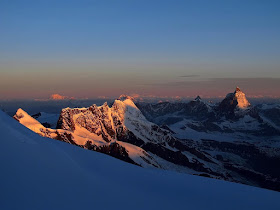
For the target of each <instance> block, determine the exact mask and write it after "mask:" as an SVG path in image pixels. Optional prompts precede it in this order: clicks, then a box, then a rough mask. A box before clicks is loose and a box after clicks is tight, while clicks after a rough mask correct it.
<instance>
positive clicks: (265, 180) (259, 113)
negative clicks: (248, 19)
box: [14, 88, 280, 191]
mask: <svg viewBox="0 0 280 210" xmlns="http://www.w3.org/2000/svg"><path fill="white" fill-rule="evenodd" d="M279 116H280V107H279V105H262V106H261V105H259V106H256V107H255V106H252V105H251V104H250V103H249V101H248V100H247V99H246V96H245V94H244V93H243V92H242V91H241V90H240V88H236V90H235V91H234V92H233V93H229V94H228V95H227V96H226V97H225V99H223V100H222V101H221V102H219V103H216V104H212V103H208V102H204V101H203V100H202V99H201V98H200V97H199V96H198V97H197V98H195V99H194V100H193V101H190V102H188V103H183V102H162V103H144V102H137V103H136V104H135V102H134V99H133V98H132V97H129V96H126V95H122V96H120V97H119V98H118V99H117V100H115V101H114V102H113V103H112V104H111V105H108V104H107V103H104V104H103V105H101V106H96V105H92V106H90V107H88V108H64V109H62V111H61V113H60V115H59V116H58V115H52V116H51V115H50V116H48V114H47V113H38V114H36V115H33V117H31V116H30V115H28V114H27V113H26V112H25V111H24V110H22V109H18V111H17V113H16V114H15V115H14V118H15V119H16V120H18V121H19V122H20V123H21V124H23V125H25V126H26V127H28V128H29V129H31V130H33V131H34V132H36V133H38V134H40V135H41V136H44V137H48V138H53V139H57V140H61V141H65V142H68V143H70V144H74V145H77V146H79V147H83V148H85V149H89V150H94V151H98V152H102V153H106V154H108V155H111V156H113V157H116V158H118V159H121V160H124V161H126V162H129V163H132V164H136V165H139V166H142V167H156V168H162V169H167V170H175V171H180V172H183V173H190V174H197V175H200V176H207V177H212V178H217V179H224V180H228V181H233V182H239V183H245V184H249V185H254V186H259V187H264V188H268V189H273V190H277V191H280V168H279V165H280V149H279V148H280V123H279V119H280V118H279ZM35 118H36V119H37V120H36V119H35ZM55 122H56V123H55Z"/></svg>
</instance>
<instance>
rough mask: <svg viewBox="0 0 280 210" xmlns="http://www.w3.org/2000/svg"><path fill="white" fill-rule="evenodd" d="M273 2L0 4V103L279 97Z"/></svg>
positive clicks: (278, 19) (279, 22)
mask: <svg viewBox="0 0 280 210" xmlns="http://www.w3.org/2000/svg"><path fill="white" fill-rule="evenodd" d="M279 7H280V2H279V1H273V0H270V1H267V0H263V1H259V0H227V1H224V0H219V1H218V0H211V1H208V0H204V1H201V0H193V1H189V0H169V1H166V0H141V1H139V0H138V1H137V0H118V1H116V0H90V1H87V0H76V1H72V0H54V1H53V0H44V1H43V0H33V1H29V0H25V1H20V0H1V1H0V99H19V98H20V99H31V98H39V99H41V98H47V97H49V95H50V94H53V93H59V94H61V95H67V96H73V97H76V98H94V97H100V96H108V97H111V96H118V95H120V94H122V93H125V94H140V95H155V96H181V97H189V96H191V97H192V96H195V95H202V96H205V97H207V96H208V97H209V96H211V97H215V96H223V95H226V94H227V93H228V92H232V91H234V89H235V87H236V86H239V87H240V88H241V89H242V90H243V91H244V92H245V93H246V94H247V95H249V96H257V97H262V96H269V97H280V62H279V58H280V38H279V37H280V13H279Z"/></svg>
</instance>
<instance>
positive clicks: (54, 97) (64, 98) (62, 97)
mask: <svg viewBox="0 0 280 210" xmlns="http://www.w3.org/2000/svg"><path fill="white" fill-rule="evenodd" d="M67 99H75V98H74V97H68V96H63V95H60V94H57V93H55V94H52V95H51V96H50V100H67Z"/></svg>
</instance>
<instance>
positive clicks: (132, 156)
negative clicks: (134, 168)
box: [14, 109, 161, 168]
mask: <svg viewBox="0 0 280 210" xmlns="http://www.w3.org/2000/svg"><path fill="white" fill-rule="evenodd" d="M81 111H85V109H73V110H71V109H64V110H63V111H62V115H61V117H60V120H61V121H59V122H61V125H62V126H61V129H50V128H46V127H44V126H43V125H42V124H41V123H40V122H38V121H37V120H35V119H34V118H33V117H31V116H30V115H28V114H27V113H26V112H25V111H23V110H22V109H18V111H17V113H16V114H15V115H14V119H16V120H17V121H19V122H20V123H21V124H23V125H24V126H26V127H27V128H29V129H30V130H32V131H34V132H35V133H38V134H39V135H41V136H43V137H47V138H53V139H56V140H60V141H64V142H67V143H70V144H73V145H76V146H80V147H83V148H86V149H90V150H94V151H98V152H102V153H105V154H109V155H111V156H113V157H115V158H118V159H121V160H124V161H126V162H129V163H133V164H136V165H139V166H142V167H157V168H160V167H161V166H160V165H159V164H158V163H157V162H156V161H155V160H154V158H153V157H151V156H150V155H149V154H148V153H147V152H146V151H144V150H143V149H141V148H139V147H137V146H135V145H132V144H129V143H125V142H119V141H116V140H113V139H109V138H105V139H103V138H102V137H101V135H100V136H98V135H95V134H94V133H93V132H89V131H88V130H86V129H84V128H85V127H86V126H85V124H83V122H85V121H82V122H80V121H81V119H78V122H80V123H81V124H76V125H75V124H74V123H73V119H72V117H73V116H74V115H75V114H78V113H81ZM72 123H73V124H72ZM81 125H82V126H83V127H82V126H81ZM87 128H89V127H87ZM90 131H95V130H94V127H92V129H91V130H90ZM96 133H98V132H96ZM100 134H101V133H100Z"/></svg>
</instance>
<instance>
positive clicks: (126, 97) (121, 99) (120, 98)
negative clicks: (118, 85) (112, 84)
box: [118, 94, 134, 101]
mask: <svg viewBox="0 0 280 210" xmlns="http://www.w3.org/2000/svg"><path fill="white" fill-rule="evenodd" d="M126 99H130V100H131V101H134V98H133V97H131V96H129V95H125V94H122V95H120V97H119V98H118V100H120V101H125V100H126Z"/></svg>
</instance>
